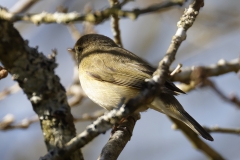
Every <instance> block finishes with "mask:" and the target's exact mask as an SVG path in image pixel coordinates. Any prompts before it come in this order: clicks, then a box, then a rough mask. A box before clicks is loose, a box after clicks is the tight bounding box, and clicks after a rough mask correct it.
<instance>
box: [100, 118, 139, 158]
mask: <svg viewBox="0 0 240 160" xmlns="http://www.w3.org/2000/svg"><path fill="white" fill-rule="evenodd" d="M139 119H140V114H135V115H133V116H129V117H127V118H126V119H124V121H122V122H121V123H120V124H119V125H118V126H117V129H116V131H114V133H113V135H112V136H111V137H110V139H109V140H108V142H107V144H106V145H105V146H104V147H103V149H102V152H101V155H100V156H99V157H98V160H105V159H109V160H110V159H117V158H118V156H119V155H120V153H121V152H122V150H123V149H124V147H125V146H126V144H127V143H128V141H130V139H131V137H132V132H133V128H134V126H135V124H136V121H137V120H139Z"/></svg>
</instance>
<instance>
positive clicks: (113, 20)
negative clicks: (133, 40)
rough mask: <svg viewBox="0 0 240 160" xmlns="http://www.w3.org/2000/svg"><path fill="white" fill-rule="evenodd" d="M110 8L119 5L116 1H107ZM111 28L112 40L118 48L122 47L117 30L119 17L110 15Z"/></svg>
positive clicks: (118, 30) (119, 33)
mask: <svg viewBox="0 0 240 160" xmlns="http://www.w3.org/2000/svg"><path fill="white" fill-rule="evenodd" d="M109 3H110V6H111V7H114V6H117V5H119V2H118V0H109ZM111 26H112V33H113V38H114V41H115V43H116V44H118V45H119V46H120V47H123V45H122V40H121V32H120V29H119V17H118V15H112V16H111Z"/></svg>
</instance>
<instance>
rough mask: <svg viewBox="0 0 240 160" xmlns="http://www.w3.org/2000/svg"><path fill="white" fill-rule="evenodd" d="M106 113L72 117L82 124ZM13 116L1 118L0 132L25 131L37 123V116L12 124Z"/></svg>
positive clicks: (102, 111) (101, 111)
mask: <svg viewBox="0 0 240 160" xmlns="http://www.w3.org/2000/svg"><path fill="white" fill-rule="evenodd" d="M105 112H106V111H105V110H98V111H95V112H94V113H91V114H87V113H85V114H83V115H82V116H81V117H78V118H76V117H74V118H73V120H74V122H84V121H93V120H96V119H97V118H98V117H100V116H102V115H103V114H104V113H105ZM14 121H15V120H14V116H13V115H12V114H7V115H6V116H4V117H3V119H2V120H1V121H0V130H10V129H17V128H21V129H26V128H28V127H29V126H30V125H31V124H33V123H35V122H39V118H38V116H37V115H35V116H33V117H30V118H24V119H23V120H21V121H20V122H16V123H15V124H13V123H14Z"/></svg>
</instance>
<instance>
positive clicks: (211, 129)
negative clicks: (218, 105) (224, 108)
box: [204, 126, 240, 135]
mask: <svg viewBox="0 0 240 160" xmlns="http://www.w3.org/2000/svg"><path fill="white" fill-rule="evenodd" d="M204 129H205V130H206V131H208V132H212V133H228V134H237V135H240V129H239V128H221V127H218V126H214V127H204Z"/></svg>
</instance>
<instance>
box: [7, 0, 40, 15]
mask: <svg viewBox="0 0 240 160" xmlns="http://www.w3.org/2000/svg"><path fill="white" fill-rule="evenodd" d="M37 2H39V0H19V1H18V2H17V3H15V4H14V6H13V7H12V8H11V9H10V11H11V12H12V13H14V14H18V13H24V12H26V11H27V10H29V9H30V8H31V7H32V6H33V5H34V4H36V3H37Z"/></svg>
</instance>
